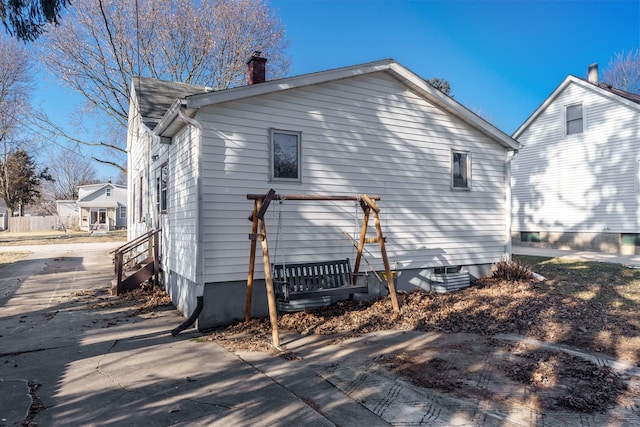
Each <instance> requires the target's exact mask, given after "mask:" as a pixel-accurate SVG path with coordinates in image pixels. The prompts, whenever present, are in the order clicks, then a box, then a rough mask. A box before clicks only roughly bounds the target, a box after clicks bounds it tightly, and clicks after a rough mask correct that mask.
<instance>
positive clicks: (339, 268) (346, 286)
mask: <svg viewBox="0 0 640 427" xmlns="http://www.w3.org/2000/svg"><path fill="white" fill-rule="evenodd" d="M247 199H249V200H253V202H254V203H253V212H252V213H251V215H250V216H249V221H251V233H250V234H249V240H251V249H250V253H249V274H248V276H247V300H246V301H247V302H246V304H245V315H244V316H245V317H244V318H245V321H246V322H248V321H249V319H250V318H251V299H252V294H253V278H254V277H253V276H254V271H255V262H256V248H257V244H258V242H260V246H261V247H262V260H263V263H264V273H265V286H266V289H267V304H268V306H269V320H270V322H271V336H272V340H273V345H274V346H275V347H276V348H279V346H280V336H279V333H278V313H277V310H278V309H277V304H276V300H285V302H286V301H287V300H295V299H298V300H301V299H308V298H314V297H326V296H332V295H340V294H342V295H344V294H354V293H366V292H368V283H367V281H366V280H363V282H364V283H358V277H359V276H360V275H359V274H358V273H359V271H360V270H359V269H360V261H361V259H362V258H363V257H362V251H363V247H364V245H365V244H368V243H377V244H378V245H379V246H380V255H381V259H382V262H383V264H384V271H385V278H386V281H387V286H388V288H387V289H388V290H389V297H390V298H391V304H392V306H393V310H394V311H395V312H396V313H398V312H399V311H400V308H399V306H398V298H397V296H396V291H395V284H394V283H393V279H392V278H391V269H390V267H389V260H388V259H387V251H386V249H385V238H384V236H383V234H382V227H381V225H380V218H379V215H378V212H380V207H379V206H378V205H377V204H376V200H380V197H379V196H368V195H366V194H361V195H360V196H340V195H334V196H332V195H329V196H323V195H279V194H277V193H276V191H275V190H273V189H271V190H269V191H268V192H267V193H266V194H247ZM274 200H279V201H282V200H291V201H293V200H299V201H308V202H321V201H333V202H338V201H356V202H358V203H359V204H360V207H361V208H362V211H363V212H364V216H363V219H362V227H361V229H360V239H359V241H358V244H357V248H358V254H357V256H356V260H355V262H354V267H353V272H352V271H351V264H350V263H349V259H345V260H337V261H325V262H310V263H302V264H286V265H285V264H272V263H271V261H270V258H269V244H268V242H267V230H266V225H265V220H264V215H265V213H266V212H267V209H269V205H270V203H271V202H272V201H274ZM370 215H372V216H373V220H374V225H375V229H376V237H375V238H368V237H367V227H368V224H369V216H370ZM363 279H364V278H363Z"/></svg>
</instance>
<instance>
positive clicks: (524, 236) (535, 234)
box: [520, 231, 540, 243]
mask: <svg viewBox="0 0 640 427" xmlns="http://www.w3.org/2000/svg"><path fill="white" fill-rule="evenodd" d="M520 241H521V242H533V243H539V242H540V232H539V231H521V232H520Z"/></svg>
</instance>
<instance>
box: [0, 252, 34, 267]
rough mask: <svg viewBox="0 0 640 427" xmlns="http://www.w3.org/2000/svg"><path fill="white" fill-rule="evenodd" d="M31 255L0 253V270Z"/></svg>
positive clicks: (26, 253) (24, 253)
mask: <svg viewBox="0 0 640 427" xmlns="http://www.w3.org/2000/svg"><path fill="white" fill-rule="evenodd" d="M27 255H29V252H0V268H2V266H4V265H6V264H11V263H13V262H16V261H19V260H21V259H22V258H24V257H26V256H27Z"/></svg>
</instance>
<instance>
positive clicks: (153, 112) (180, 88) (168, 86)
mask: <svg viewBox="0 0 640 427" xmlns="http://www.w3.org/2000/svg"><path fill="white" fill-rule="evenodd" d="M132 86H133V90H134V91H135V94H136V98H137V100H138V108H139V110H140V115H141V116H142V121H143V123H144V124H145V125H146V126H147V127H148V128H149V129H153V128H154V127H155V126H156V124H157V123H158V121H160V119H161V118H162V117H163V116H164V114H165V113H166V112H167V110H168V109H169V107H171V104H173V102H174V101H175V100H176V99H179V98H184V97H186V96H189V95H195V94H199V93H205V92H207V91H209V90H210V89H209V88H206V87H203V86H196V85H191V84H187V83H177V82H169V81H166V80H159V79H154V78H150V77H140V76H136V77H134V78H133V84H132Z"/></svg>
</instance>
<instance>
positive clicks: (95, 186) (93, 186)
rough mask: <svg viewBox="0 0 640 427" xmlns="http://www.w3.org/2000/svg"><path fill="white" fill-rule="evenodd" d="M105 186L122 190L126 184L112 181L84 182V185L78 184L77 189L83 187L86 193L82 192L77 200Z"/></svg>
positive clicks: (125, 187)
mask: <svg viewBox="0 0 640 427" xmlns="http://www.w3.org/2000/svg"><path fill="white" fill-rule="evenodd" d="M105 187H111V188H121V189H123V190H126V189H127V186H126V185H122V184H114V183H112V182H104V183H98V184H85V185H78V190H80V189H83V190H86V191H88V192H87V194H84V195H83V196H82V197H78V202H80V201H82V200H84V199H86V198H88V197H90V196H92V195H93V194H95V193H96V192H98V191H100V190H102V189H103V188H105Z"/></svg>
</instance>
